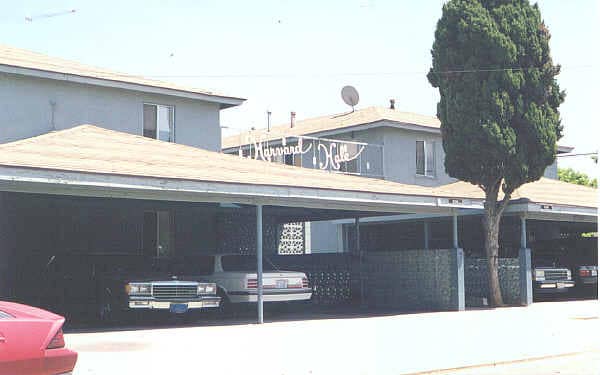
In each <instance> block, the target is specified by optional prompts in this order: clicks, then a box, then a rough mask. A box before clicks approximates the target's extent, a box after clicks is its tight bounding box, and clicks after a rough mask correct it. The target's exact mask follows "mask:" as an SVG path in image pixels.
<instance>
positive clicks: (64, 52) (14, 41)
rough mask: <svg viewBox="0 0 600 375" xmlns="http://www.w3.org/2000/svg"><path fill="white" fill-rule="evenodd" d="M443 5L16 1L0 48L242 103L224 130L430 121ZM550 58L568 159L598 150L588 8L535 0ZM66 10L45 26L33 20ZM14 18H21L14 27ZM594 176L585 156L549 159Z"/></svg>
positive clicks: (599, 8)
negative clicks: (296, 123) (320, 119)
mask: <svg viewBox="0 0 600 375" xmlns="http://www.w3.org/2000/svg"><path fill="white" fill-rule="evenodd" d="M443 3H444V1H441V0H426V1H410V0H396V1H393V0H390V1H381V0H345V1H312V0H304V1H298V0H295V1H292V0H277V1H275V0H273V1H261V0H256V1H227V0H211V1H202V0H201V1H184V0H181V1H170V2H167V1H111V0H105V1H102V2H98V1H95V2H91V1H90V2H83V1H63V0H53V1H43V0H42V1H21V2H19V4H11V6H10V7H4V9H3V11H2V12H1V14H0V35H2V36H3V37H2V40H0V43H4V44H9V45H12V46H16V47H21V48H26V49H31V50H35V51H38V52H42V53H46V54H49V55H52V56H58V57H63V58H67V59H73V60H77V61H81V62H84V63H87V64H91V65H96V66H101V67H106V68H111V69H115V70H119V71H123V72H127V73H135V74H141V75H145V76H149V77H153V78H157V79H162V80H167V81H174V82H178V83H182V84H186V85H191V86H196V87H200V88H205V89H212V90H215V91H219V92H224V93H226V94H230V95H235V96H241V97H245V98H247V99H248V101H247V102H246V103H245V104H244V105H242V106H240V107H239V108H234V109H228V110H225V111H223V112H222V121H221V123H222V125H223V126H227V127H229V128H228V129H225V130H224V131H225V132H226V134H232V133H235V132H236V131H239V130H242V129H248V128H250V127H251V126H255V127H264V126H266V111H267V110H270V111H271V112H272V114H273V115H272V116H273V123H275V124H278V123H283V122H287V121H288V119H289V112H290V111H295V112H296V113H297V117H298V118H299V119H301V118H306V117H312V116H317V115H323V114H333V113H339V112H343V111H346V110H347V106H346V105H345V104H344V103H343V102H342V100H341V98H340V89H341V88H342V87H343V86H344V85H347V84H351V85H353V86H355V87H356V88H357V89H358V91H359V93H360V97H361V99H360V103H359V105H358V107H366V106H370V105H382V106H386V105H388V101H389V99H390V98H395V99H396V103H397V108H398V109H400V110H404V111H410V112H418V113H423V114H431V115H434V114H435V106H436V103H437V100H438V94H437V92H436V90H434V89H433V88H432V87H431V86H430V85H429V83H428V82H427V79H426V77H425V74H426V72H427V70H428V69H429V67H430V65H431V56H430V48H431V44H432V42H433V33H434V30H435V25H436V22H437V20H438V19H439V17H440V15H441V7H442V4H443ZM538 3H539V5H540V8H541V11H542V16H543V18H544V20H545V22H546V24H547V25H548V27H549V29H550V32H551V33H552V39H551V48H552V54H553V58H554V60H555V61H556V62H557V63H560V64H561V65H562V66H563V70H562V73H561V75H560V76H559V82H560V84H561V87H562V88H564V89H566V91H567V100H566V102H565V103H564V104H563V105H562V106H561V108H560V109H561V116H562V119H563V124H564V126H565V136H564V138H563V139H562V140H561V141H560V143H561V144H565V145H570V146H575V147H576V151H579V152H587V151H595V150H597V149H598V143H599V141H598V139H599V138H600V137H599V133H600V131H599V130H598V125H599V124H598V120H597V115H596V110H597V106H598V103H597V102H598V97H599V95H598V94H597V90H598V88H599V87H600V78H599V77H600V76H599V74H598V71H599V70H600V64H599V63H598V60H599V57H600V52H599V48H598V47H597V45H598V43H597V40H598V37H599V36H600V32H599V31H600V26H599V24H600V22H599V21H600V4H599V2H598V1H593V0H571V1H564V0H542V1H539V2H538ZM69 9H76V12H75V13H74V14H66V15H61V16H56V17H49V18H44V17H37V18H36V15H41V14H48V13H54V12H60V11H63V10H69ZM26 16H33V21H32V22H26V21H25V17H26ZM560 165H561V166H574V167H576V168H577V169H580V170H583V171H585V172H587V173H590V174H596V170H595V168H594V164H593V163H592V162H591V161H590V160H589V159H588V158H568V159H561V160H560Z"/></svg>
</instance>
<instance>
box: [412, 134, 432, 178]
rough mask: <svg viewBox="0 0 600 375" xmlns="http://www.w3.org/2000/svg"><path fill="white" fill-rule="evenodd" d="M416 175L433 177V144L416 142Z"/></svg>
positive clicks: (430, 142)
mask: <svg viewBox="0 0 600 375" xmlns="http://www.w3.org/2000/svg"><path fill="white" fill-rule="evenodd" d="M416 155H417V158H416V163H417V164H416V169H417V171H416V173H417V175H419V176H430V177H435V142H433V141H417V153H416Z"/></svg>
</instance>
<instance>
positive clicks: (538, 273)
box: [535, 270, 545, 280]
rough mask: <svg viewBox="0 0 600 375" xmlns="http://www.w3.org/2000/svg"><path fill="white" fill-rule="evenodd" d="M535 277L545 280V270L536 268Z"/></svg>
mask: <svg viewBox="0 0 600 375" xmlns="http://www.w3.org/2000/svg"><path fill="white" fill-rule="evenodd" d="M535 279H536V280H544V279H545V274H544V271H543V270H535Z"/></svg>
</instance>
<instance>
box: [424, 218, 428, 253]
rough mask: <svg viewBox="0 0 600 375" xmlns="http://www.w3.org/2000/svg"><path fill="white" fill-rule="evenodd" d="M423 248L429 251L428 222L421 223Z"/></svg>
mask: <svg viewBox="0 0 600 375" xmlns="http://www.w3.org/2000/svg"><path fill="white" fill-rule="evenodd" d="M423 247H424V248H425V250H429V221H428V220H424V221H423Z"/></svg>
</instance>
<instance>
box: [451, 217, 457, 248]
mask: <svg viewBox="0 0 600 375" xmlns="http://www.w3.org/2000/svg"><path fill="white" fill-rule="evenodd" d="M452 247H453V248H455V249H458V216H457V215H456V210H452Z"/></svg>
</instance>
